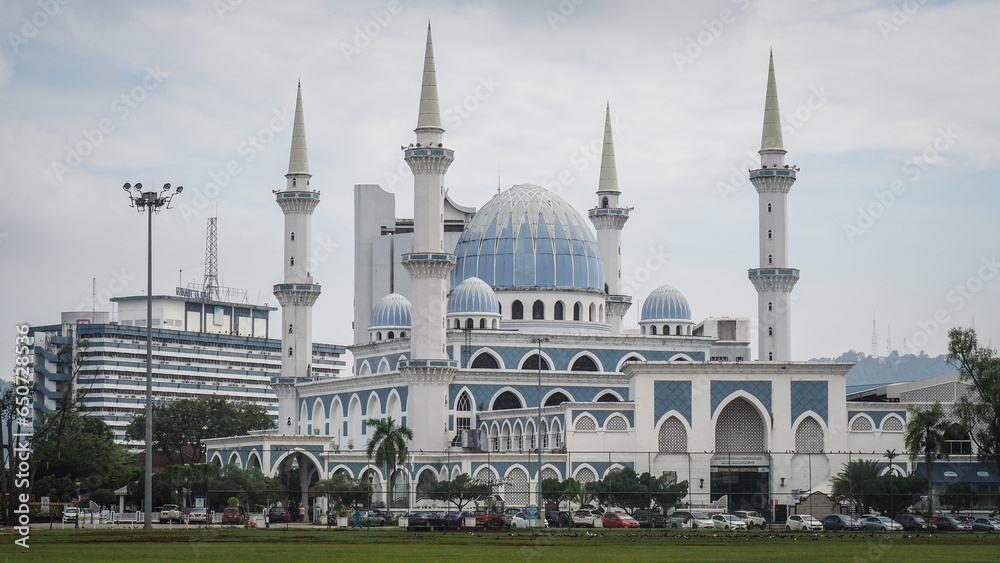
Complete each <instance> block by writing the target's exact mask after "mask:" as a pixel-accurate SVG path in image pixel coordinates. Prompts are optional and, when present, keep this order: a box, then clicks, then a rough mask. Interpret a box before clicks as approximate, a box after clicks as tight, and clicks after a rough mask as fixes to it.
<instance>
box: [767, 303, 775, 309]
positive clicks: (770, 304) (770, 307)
mask: <svg viewBox="0 0 1000 563" xmlns="http://www.w3.org/2000/svg"><path fill="white" fill-rule="evenodd" d="M767 310H768V311H773V310H774V303H772V302H770V301H768V302H767Z"/></svg>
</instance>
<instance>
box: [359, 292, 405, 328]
mask: <svg viewBox="0 0 1000 563" xmlns="http://www.w3.org/2000/svg"><path fill="white" fill-rule="evenodd" d="M369 326H370V327H371V328H375V327H389V328H409V326H410V300H409V299H407V298H405V297H403V296H402V295H400V294H398V293H390V294H389V295H386V296H385V297H383V298H382V299H379V301H378V303H376V304H375V308H374V309H372V319H371V324H370V325H369Z"/></svg>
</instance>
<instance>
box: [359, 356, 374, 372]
mask: <svg viewBox="0 0 1000 563" xmlns="http://www.w3.org/2000/svg"><path fill="white" fill-rule="evenodd" d="M371 373H372V366H371V364H369V363H368V360H364V361H362V362H361V367H360V368H358V375H371Z"/></svg>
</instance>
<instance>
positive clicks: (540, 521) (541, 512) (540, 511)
mask: <svg viewBox="0 0 1000 563" xmlns="http://www.w3.org/2000/svg"><path fill="white" fill-rule="evenodd" d="M548 341H549V339H548V338H544V337H538V338H536V339H535V342H536V343H537V344H538V352H537V354H536V357H537V358H538V420H537V421H536V422H535V427H536V429H537V432H538V444H537V445H538V525H539V527H542V528H544V527H545V509H544V508H543V507H542V342H548Z"/></svg>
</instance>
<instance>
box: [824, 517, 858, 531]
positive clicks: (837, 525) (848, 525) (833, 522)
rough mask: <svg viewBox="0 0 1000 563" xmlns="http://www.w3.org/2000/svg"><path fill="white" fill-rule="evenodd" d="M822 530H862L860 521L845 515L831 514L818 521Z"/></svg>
mask: <svg viewBox="0 0 1000 563" xmlns="http://www.w3.org/2000/svg"><path fill="white" fill-rule="evenodd" d="M820 522H822V523H823V529H824V530H864V529H865V525H864V524H862V523H861V520H858V519H857V518H855V517H853V516H848V515H847V514H831V515H829V516H827V517H826V518H824V519H822V520H820Z"/></svg>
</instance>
